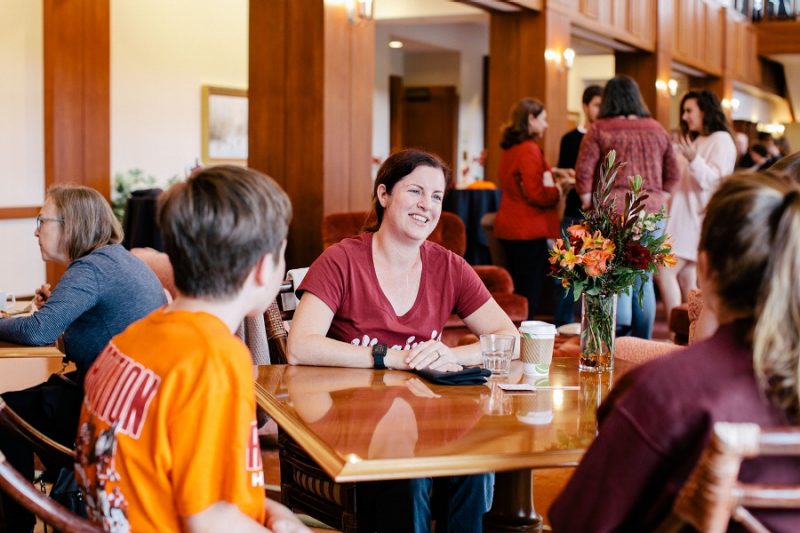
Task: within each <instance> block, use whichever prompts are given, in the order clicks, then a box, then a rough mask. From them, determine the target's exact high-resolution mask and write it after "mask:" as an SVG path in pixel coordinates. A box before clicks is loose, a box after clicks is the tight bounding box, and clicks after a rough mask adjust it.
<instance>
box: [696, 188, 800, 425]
mask: <svg viewBox="0 0 800 533" xmlns="http://www.w3.org/2000/svg"><path fill="white" fill-rule="evenodd" d="M700 250H702V251H705V252H706V255H707V257H708V262H709V268H710V271H711V275H712V277H713V290H714V292H715V294H716V296H717V297H718V298H719V300H720V302H721V303H722V304H723V305H724V306H725V307H726V308H727V309H730V310H732V311H734V312H736V313H737V314H739V315H740V316H743V317H745V318H746V319H748V321H749V322H750V328H749V329H748V330H747V339H748V340H749V341H751V342H752V347H753V367H754V369H755V373H756V378H757V379H758V382H759V386H760V387H761V389H762V390H763V391H764V392H765V393H766V395H767V397H768V398H769V399H770V401H771V402H772V403H773V404H774V405H776V406H777V407H779V408H780V409H782V410H783V411H784V412H785V413H786V414H787V416H788V417H789V418H790V419H791V420H793V421H798V420H800V391H798V380H800V185H798V183H797V182H796V181H794V180H792V179H790V178H789V177H786V176H778V175H775V174H771V173H754V174H753V173H739V174H734V175H733V176H731V177H729V178H727V179H726V180H725V181H724V182H723V183H722V185H721V186H720V188H719V189H718V190H717V192H716V193H715V194H714V196H713V197H712V198H711V201H710V202H709V204H708V208H707V214H706V217H705V220H704V221H703V229H702V233H701V237H700Z"/></svg>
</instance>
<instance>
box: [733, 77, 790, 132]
mask: <svg viewBox="0 0 800 533" xmlns="http://www.w3.org/2000/svg"><path fill="white" fill-rule="evenodd" d="M733 97H734V98H736V99H737V100H739V108H738V109H735V110H734V111H733V113H732V116H733V119H734V120H749V121H750V122H763V123H772V122H776V123H780V124H786V123H789V122H791V121H792V115H791V111H790V110H789V102H788V101H787V100H786V99H784V98H781V97H780V96H776V95H774V94H770V93H766V92H764V91H762V90H761V89H759V88H757V87H751V86H748V85H744V84H741V83H737V84H735V85H734V88H733Z"/></svg>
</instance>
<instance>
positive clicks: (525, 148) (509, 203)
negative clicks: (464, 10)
mask: <svg viewBox="0 0 800 533" xmlns="http://www.w3.org/2000/svg"><path fill="white" fill-rule="evenodd" d="M546 130H547V111H546V110H545V108H544V105H543V104H542V102H540V101H539V100H536V99H535V98H523V99H522V100H520V101H519V102H518V103H517V104H516V105H515V106H514V108H513V109H512V110H511V116H510V118H509V122H508V124H506V126H505V127H504V128H503V139H502V141H501V142H500V146H501V147H502V148H503V159H502V161H501V162H500V172H499V175H500V188H501V190H502V191H503V196H502V197H501V199H500V208H499V209H498V211H497V217H496V218H495V221H494V234H495V236H496V237H497V238H498V239H499V240H500V242H501V243H502V245H503V247H504V248H505V252H506V263H507V264H506V266H507V267H508V272H509V273H510V274H511V279H513V280H514V287H515V290H516V292H517V293H518V294H521V295H523V296H525V298H527V299H528V318H533V316H534V315H535V313H536V307H537V305H538V303H539V296H540V293H541V291H542V284H543V283H544V279H545V273H546V272H547V255H548V254H547V239H548V238H555V237H558V234H559V220H558V200H559V198H560V197H561V189H560V188H559V187H558V186H557V185H556V182H555V180H554V178H553V174H554V173H556V174H558V175H559V176H561V175H562V174H564V171H562V170H560V169H551V168H550V165H548V164H547V162H546V161H545V160H544V154H543V153H542V149H541V148H540V147H539V145H538V144H536V142H535V139H537V138H539V137H541V136H542V135H543V134H544V132H545V131H546ZM570 172H571V171H570Z"/></svg>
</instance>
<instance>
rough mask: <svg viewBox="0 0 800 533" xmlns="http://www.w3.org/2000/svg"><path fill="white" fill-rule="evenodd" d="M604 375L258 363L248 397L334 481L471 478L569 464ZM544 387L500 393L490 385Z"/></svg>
mask: <svg viewBox="0 0 800 533" xmlns="http://www.w3.org/2000/svg"><path fill="white" fill-rule="evenodd" d="M630 368H632V365H631V364H630V363H626V362H624V361H618V362H617V364H616V368H615V370H614V373H613V374H589V373H580V372H578V361H577V358H575V357H563V358H555V359H554V360H553V364H552V365H551V370H550V375H549V376H537V377H533V376H526V375H524V374H522V365H521V364H520V363H519V362H516V361H515V362H514V364H513V366H512V371H511V373H510V375H509V376H507V377H503V378H494V379H492V380H491V381H489V382H488V383H487V384H485V385H475V386H458V387H452V386H442V385H435V384H431V383H428V382H426V381H424V380H423V379H421V378H419V377H417V376H415V375H414V374H411V373H408V372H403V371H396V370H371V369H347V368H324V367H302V366H283V365H275V366H260V367H258V368H257V370H256V372H257V377H256V397H257V401H258V403H259V405H260V406H261V407H262V408H263V409H264V410H265V411H266V412H267V413H268V414H269V415H270V416H272V417H273V418H274V419H275V421H276V422H277V424H278V425H279V426H280V427H281V428H282V429H283V430H284V431H286V432H287V433H288V434H289V435H290V436H291V437H292V438H293V439H294V440H295V441H297V442H298V443H299V444H300V445H301V446H302V447H303V448H304V449H305V450H306V452H307V453H308V454H309V455H310V456H311V457H312V458H313V459H314V460H315V461H316V462H317V463H318V464H319V465H320V466H321V467H322V468H323V469H324V470H325V471H326V472H327V473H328V474H329V475H330V476H331V477H332V478H333V479H334V480H336V481H337V482H344V481H368V480H379V479H400V478H414V477H420V476H443V475H463V474H476V473H481V472H491V471H508V470H520V469H530V468H542V467H553V466H568V465H574V464H576V463H577V462H578V461H579V460H580V458H581V456H582V455H583V452H584V451H585V449H586V448H587V446H588V445H589V444H590V443H591V442H592V440H593V439H594V437H595V435H596V419H595V412H596V410H597V406H598V405H599V403H600V401H601V400H602V399H603V398H604V397H605V396H606V394H607V393H608V391H609V390H610V388H611V384H612V382H613V379H614V378H618V377H619V376H620V375H621V374H623V373H624V372H626V371H627V370H629V369H630ZM526 382H527V383H531V384H535V385H538V386H543V385H545V386H546V385H549V386H552V387H565V386H566V387H571V388H549V389H540V390H537V391H535V392H523V393H511V392H507V391H503V390H502V389H501V388H500V387H499V384H500V383H526Z"/></svg>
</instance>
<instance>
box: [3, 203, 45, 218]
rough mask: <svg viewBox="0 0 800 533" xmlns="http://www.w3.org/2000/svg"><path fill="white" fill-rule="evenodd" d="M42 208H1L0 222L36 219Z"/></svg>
mask: <svg viewBox="0 0 800 533" xmlns="http://www.w3.org/2000/svg"><path fill="white" fill-rule="evenodd" d="M41 208H42V207H41V206H38V205H37V206H31V207H28V206H22V207H0V220H13V219H20V218H36V216H37V215H38V214H39V210H40V209H41Z"/></svg>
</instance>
